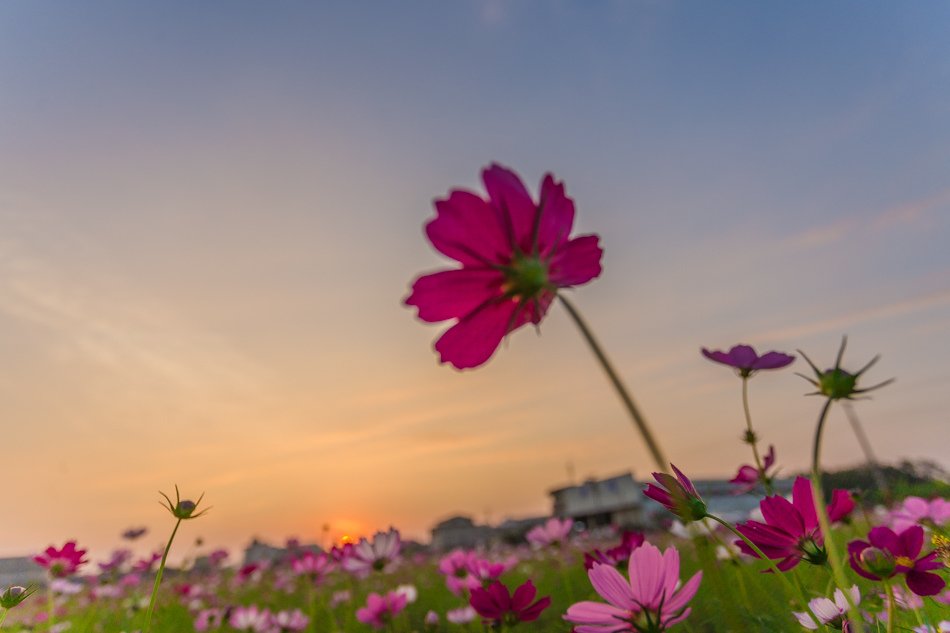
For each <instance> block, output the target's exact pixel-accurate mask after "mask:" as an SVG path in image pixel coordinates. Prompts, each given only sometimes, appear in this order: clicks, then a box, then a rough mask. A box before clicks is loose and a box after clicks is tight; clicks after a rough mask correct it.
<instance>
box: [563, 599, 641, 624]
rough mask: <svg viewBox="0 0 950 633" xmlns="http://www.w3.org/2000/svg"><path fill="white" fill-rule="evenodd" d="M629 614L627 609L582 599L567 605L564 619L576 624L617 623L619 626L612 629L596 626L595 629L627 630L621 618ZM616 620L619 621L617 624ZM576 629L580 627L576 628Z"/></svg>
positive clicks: (625, 617)
mask: <svg viewBox="0 0 950 633" xmlns="http://www.w3.org/2000/svg"><path fill="white" fill-rule="evenodd" d="M629 616H630V610H629V609H620V608H618V607H615V606H612V605H609V604H603V603H602V602H590V601H584V602H578V603H576V604H572V605H571V606H570V607H568V609H567V613H565V614H564V619H565V620H567V621H568V622H574V623H577V624H595V625H600V626H609V625H617V626H618V627H619V628H614V629H609V628H608V629H603V628H597V629H596V630H597V631H629V630H630V628H629V626H628V625H626V624H623V620H625V619H628V618H629ZM618 622H620V624H619V625H618V624H617V623H618ZM578 630H580V629H579V628H578Z"/></svg>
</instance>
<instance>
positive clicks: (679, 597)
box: [663, 571, 703, 613]
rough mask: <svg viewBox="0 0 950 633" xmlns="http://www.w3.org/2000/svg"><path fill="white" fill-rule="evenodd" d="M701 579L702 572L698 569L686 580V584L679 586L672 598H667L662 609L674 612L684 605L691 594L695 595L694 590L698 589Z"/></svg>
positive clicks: (690, 597)
mask: <svg viewBox="0 0 950 633" xmlns="http://www.w3.org/2000/svg"><path fill="white" fill-rule="evenodd" d="M702 579H703V572H701V571H698V572H696V573H695V574H693V577H692V578H690V579H689V580H687V581H686V584H685V585H683V586H682V588H680V590H679V591H677V592H676V594H674V595H673V597H672V598H669V599H668V600H667V601H666V603H665V604H664V605H663V611H664V612H669V613H676V612H677V611H679V610H680V609H682V608H683V607H685V606H686V605H687V604H688V603H689V601H690V600H692V599H693V596H695V595H696V592H697V591H699V583H700V582H701V581H702Z"/></svg>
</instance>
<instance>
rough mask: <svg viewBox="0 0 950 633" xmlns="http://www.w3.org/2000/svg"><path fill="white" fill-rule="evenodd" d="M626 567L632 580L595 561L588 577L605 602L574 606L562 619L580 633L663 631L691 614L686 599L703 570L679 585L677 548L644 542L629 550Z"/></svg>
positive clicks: (691, 596)
mask: <svg viewBox="0 0 950 633" xmlns="http://www.w3.org/2000/svg"><path fill="white" fill-rule="evenodd" d="M627 569H628V572H629V576H630V580H629V581H628V580H627V579H626V578H624V577H623V575H622V574H621V573H620V572H619V571H617V570H616V569H614V568H613V567H611V566H610V565H602V564H600V563H594V566H593V568H591V569H590V571H588V572H587V576H588V577H589V578H590V582H591V584H592V585H593V586H594V589H595V590H596V591H597V593H598V594H600V596H601V597H602V598H603V599H604V600H606V601H607V604H603V603H600V602H590V601H585V602H578V603H576V604H573V605H571V606H570V607H569V608H568V610H567V613H566V614H565V615H564V619H565V620H567V621H568V622H572V623H574V624H575V625H576V626H575V627H574V631H575V632H576V633H623V632H625V631H636V632H637V633H659V632H660V631H665V630H666V629H668V628H670V627H671V626H673V625H674V624H678V623H679V622H682V621H683V620H685V619H686V618H687V617H688V616H689V613H690V608H689V607H688V606H687V604H689V601H690V600H692V598H693V596H695V595H696V591H697V590H698V589H699V583H700V581H701V580H702V577H703V572H701V571H700V572H696V574H695V575H694V576H693V577H692V578H690V579H689V580H687V581H686V583H685V584H682V585H681V584H680V557H679V552H677V551H676V548H673V547H670V548H667V550H666V551H665V552H663V554H660V550H659V549H657V547H656V546H655V545H652V544H650V543H644V544H643V545H642V546H640V547H638V548H636V549H635V550H633V552H632V553H631V554H630V561H629V563H628V566H627Z"/></svg>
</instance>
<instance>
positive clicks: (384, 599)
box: [356, 591, 406, 629]
mask: <svg viewBox="0 0 950 633" xmlns="http://www.w3.org/2000/svg"><path fill="white" fill-rule="evenodd" d="M405 608H406V595H405V594H402V593H398V592H396V591H390V592H389V593H387V594H386V595H385V596H381V595H379V594H378V593H371V594H369V596H367V597H366V606H365V607H361V608H359V609H357V610H356V619H357V620H359V621H360V622H362V623H363V624H369V625H370V626H372V627H373V628H376V629H381V628H383V627H385V626H386V625H387V623H388V622H389V621H390V620H392V619H393V618H394V617H395V616H397V615H399V614H400V613H402V610H403V609H405Z"/></svg>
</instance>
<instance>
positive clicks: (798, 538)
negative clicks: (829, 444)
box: [735, 477, 854, 571]
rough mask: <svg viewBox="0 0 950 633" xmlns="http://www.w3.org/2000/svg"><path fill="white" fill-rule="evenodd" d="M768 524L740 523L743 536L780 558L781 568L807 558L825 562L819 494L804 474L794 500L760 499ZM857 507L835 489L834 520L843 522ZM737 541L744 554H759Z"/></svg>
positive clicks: (831, 512)
mask: <svg viewBox="0 0 950 633" xmlns="http://www.w3.org/2000/svg"><path fill="white" fill-rule="evenodd" d="M759 509H760V510H761V511H762V516H763V517H764V518H765V523H760V522H759V521H746V522H745V523H741V524H739V525H737V526H736V529H737V530H739V531H740V532H741V533H742V534H743V536H745V537H746V538H747V539H749V540H750V541H752V542H753V543H755V544H756V545H757V546H758V547H759V549H761V550H762V553H763V554H765V555H766V556H767V557H768V558H770V559H773V560H776V559H780V560H779V562H778V563H777V564H776V567H778V568H779V569H780V570H781V571H788V570H789V569H791V568H792V567H794V566H795V565H797V564H798V563H799V562H800V561H801V560H802V559H803V558H804V559H805V560H806V561H807V562H809V563H812V564H815V565H821V564H823V563H824V562H825V561H826V560H827V559H828V556H827V554H826V553H825V550H824V540H823V538H822V534H821V528H820V527H819V525H818V515H817V514H816V512H815V497H814V496H813V495H812V490H811V482H810V481H809V480H808V479H805V478H804V477H798V478H796V479H795V483H794V484H793V485H792V501H791V502H789V500H788V499H786V498H785V497H782V496H779V495H775V496H772V497H766V498H765V499H763V500H762V501H760V502H759ZM852 510H854V500H853V499H852V498H851V495H850V494H848V492H847V491H845V490H835V491H834V492H833V493H832V495H831V503H830V504H829V505H828V506H827V511H828V518H829V520H830V521H832V522H835V521H840V520H841V519H843V518H845V517H846V516H847V515H848V514H850V513H851V511H852ZM735 544H736V545H737V546H738V547H739V549H740V550H742V552H743V553H744V554H748V555H749V556H756V553H755V552H754V551H753V550H752V548H750V547H749V546H748V545H746V544H745V542H744V541H741V540H737V541H736V542H735Z"/></svg>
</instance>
